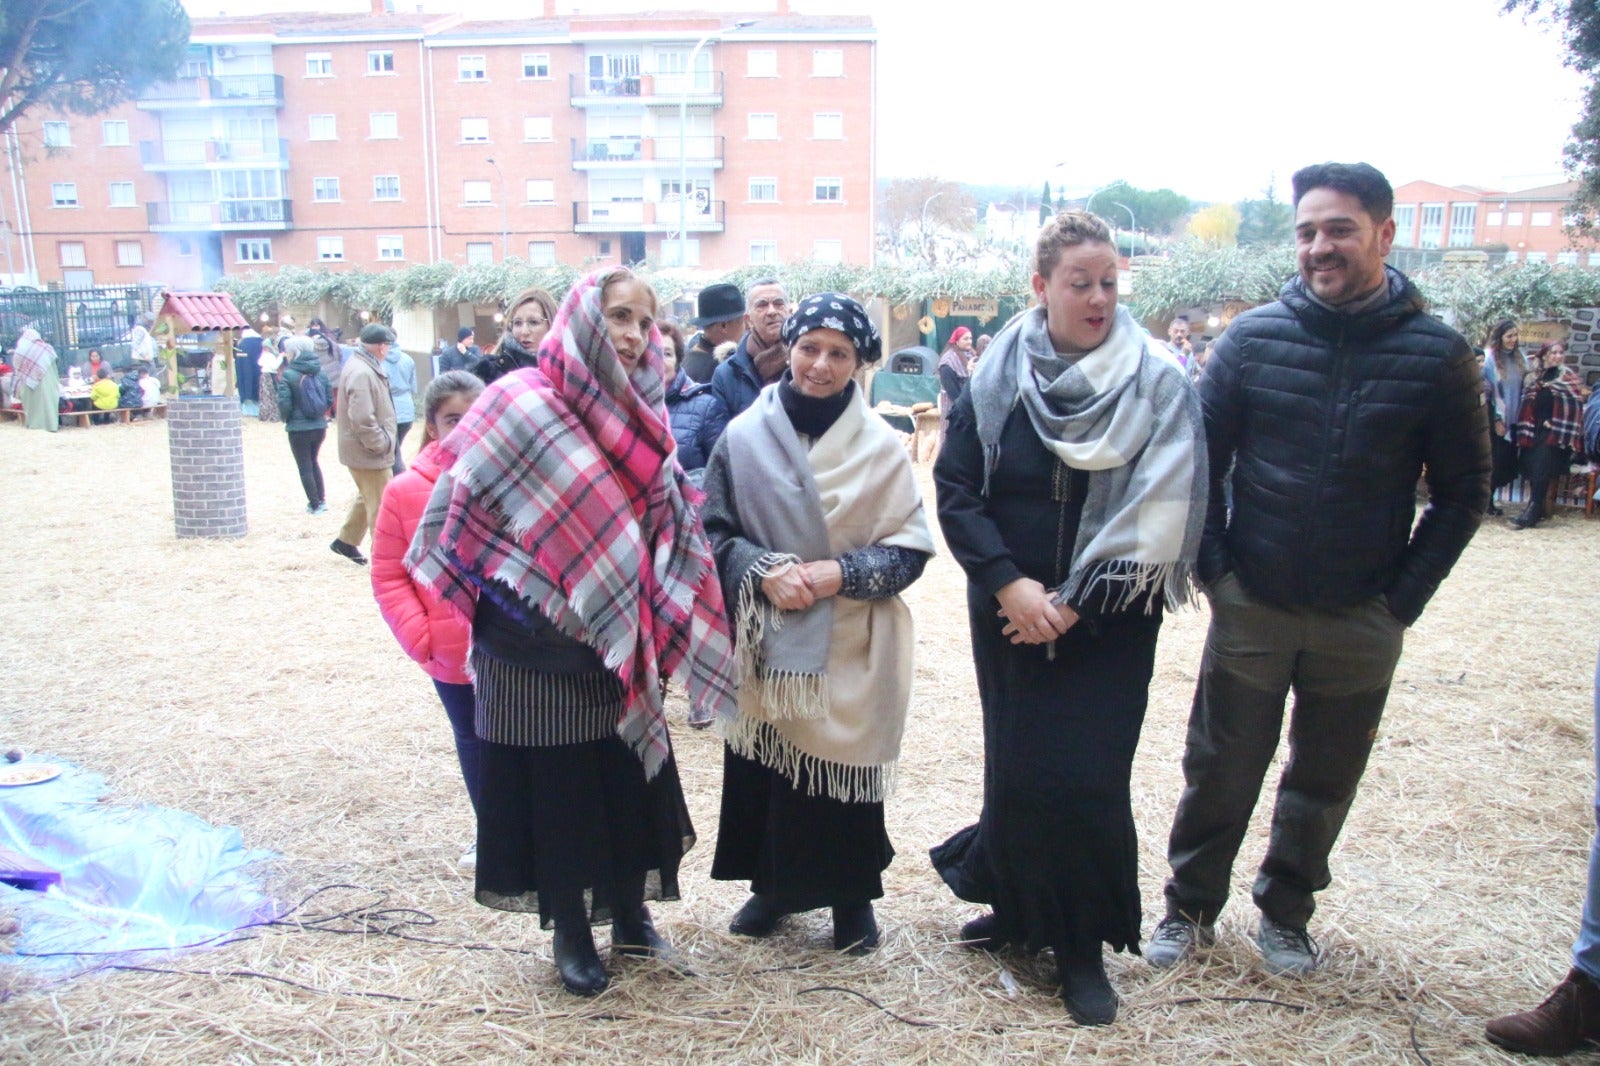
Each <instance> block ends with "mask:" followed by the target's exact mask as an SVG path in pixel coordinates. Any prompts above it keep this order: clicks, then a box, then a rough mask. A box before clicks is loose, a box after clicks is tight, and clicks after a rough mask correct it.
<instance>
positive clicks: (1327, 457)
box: [1300, 322, 1347, 600]
mask: <svg viewBox="0 0 1600 1066" xmlns="http://www.w3.org/2000/svg"><path fill="white" fill-rule="evenodd" d="M1344 335H1345V325H1344V323H1343V322H1341V323H1340V324H1339V338H1338V340H1337V341H1335V342H1334V346H1333V359H1334V372H1333V386H1332V388H1330V389H1329V390H1328V404H1327V412H1326V414H1325V415H1324V416H1323V427H1322V439H1323V441H1324V442H1326V443H1327V444H1329V445H1331V444H1332V442H1333V427H1334V422H1335V418H1334V416H1335V415H1336V414H1338V411H1339V400H1340V398H1341V397H1343V395H1344V388H1345V369H1346V366H1347V360H1346V358H1345V350H1344ZM1332 457H1333V449H1332V447H1324V448H1323V449H1322V463H1321V465H1320V466H1319V467H1318V468H1317V480H1316V481H1315V482H1313V483H1312V486H1311V490H1312V494H1311V499H1310V500H1308V501H1307V503H1308V506H1307V507H1306V525H1305V538H1304V540H1303V541H1302V542H1301V543H1302V544H1303V545H1304V546H1305V547H1306V548H1308V549H1309V548H1310V547H1311V546H1312V545H1314V544H1315V543H1316V534H1317V532H1318V521H1317V519H1318V516H1319V515H1320V514H1321V513H1322V508H1321V506H1320V505H1319V501H1320V500H1321V499H1322V492H1323V489H1324V488H1325V487H1326V486H1327V480H1328V464H1329V463H1330V462H1332ZM1310 573H1311V571H1310V569H1309V568H1304V567H1302V568H1301V570H1300V582H1301V586H1302V587H1301V590H1300V591H1301V594H1302V595H1303V596H1305V597H1306V598H1307V600H1309V599H1310V593H1311V589H1310V587H1309V586H1310V581H1311V578H1310Z"/></svg>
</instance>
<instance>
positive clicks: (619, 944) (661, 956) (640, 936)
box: [611, 903, 678, 965]
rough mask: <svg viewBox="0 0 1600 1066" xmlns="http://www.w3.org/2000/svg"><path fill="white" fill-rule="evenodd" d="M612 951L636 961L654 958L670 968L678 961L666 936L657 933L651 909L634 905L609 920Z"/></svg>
mask: <svg viewBox="0 0 1600 1066" xmlns="http://www.w3.org/2000/svg"><path fill="white" fill-rule="evenodd" d="M611 951H612V954H615V955H632V956H635V957H637V958H646V959H656V960H658V961H660V962H664V963H667V964H669V965H671V964H674V963H676V962H677V961H678V953H677V952H675V951H673V950H672V945H671V944H669V943H667V939H666V937H664V936H662V935H661V934H660V933H659V932H657V931H656V925H655V922H653V921H651V919H650V908H649V907H646V906H645V905H644V904H643V903H638V904H635V905H633V906H631V907H629V908H627V911H626V912H624V911H623V910H622V909H621V908H618V909H617V911H616V917H615V918H613V919H612V920H611Z"/></svg>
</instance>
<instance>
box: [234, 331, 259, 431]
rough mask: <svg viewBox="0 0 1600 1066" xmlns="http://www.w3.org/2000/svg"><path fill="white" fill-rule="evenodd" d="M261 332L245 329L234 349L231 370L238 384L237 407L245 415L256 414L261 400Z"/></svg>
mask: <svg viewBox="0 0 1600 1066" xmlns="http://www.w3.org/2000/svg"><path fill="white" fill-rule="evenodd" d="M261 345H262V339H261V334H259V333H257V332H256V331H255V330H254V329H249V328H247V329H245V330H244V332H242V333H241V334H239V343H238V345H237V346H236V347H235V349H234V352H235V354H234V360H233V371H234V376H235V379H236V381H237V384H238V386H239V407H240V409H241V410H243V411H244V413H245V414H247V415H253V414H257V413H259V411H260V402H261Z"/></svg>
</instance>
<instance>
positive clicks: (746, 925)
mask: <svg viewBox="0 0 1600 1066" xmlns="http://www.w3.org/2000/svg"><path fill="white" fill-rule="evenodd" d="M785 917H787V914H786V913H785V912H784V911H783V910H781V909H780V908H778V907H777V906H776V905H775V904H774V903H773V902H772V901H771V900H769V899H767V897H765V896H763V895H761V894H760V893H759V892H752V893H751V894H750V898H749V899H747V900H745V901H744V906H743V907H740V908H739V910H738V913H736V914H735V915H734V916H733V920H732V921H731V922H729V923H728V932H730V933H732V934H733V935H734V936H771V935H772V933H773V931H774V930H776V929H777V928H778V923H779V922H782V921H783V919H784V918H785Z"/></svg>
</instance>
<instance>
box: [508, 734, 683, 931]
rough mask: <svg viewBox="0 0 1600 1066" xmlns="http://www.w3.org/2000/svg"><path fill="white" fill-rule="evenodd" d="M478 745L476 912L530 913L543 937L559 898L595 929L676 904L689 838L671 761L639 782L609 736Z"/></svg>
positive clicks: (640, 770) (638, 769)
mask: <svg viewBox="0 0 1600 1066" xmlns="http://www.w3.org/2000/svg"><path fill="white" fill-rule="evenodd" d="M479 744H480V747H481V750H482V764H481V767H480V773H481V778H480V780H481V787H482V795H481V799H482V802H481V803H480V805H479V807H478V873H477V899H478V902H479V903H481V904H483V905H484V906H486V907H494V908H496V909H498V910H507V911H520V912H524V913H535V912H536V913H537V914H538V915H539V924H540V926H541V927H542V928H545V929H548V928H550V927H551V925H552V903H553V901H557V900H560V899H562V898H565V899H569V900H570V899H573V898H574V897H581V898H582V899H583V900H584V902H585V904H586V906H587V908H588V912H589V920H590V921H591V922H594V923H595V924H600V923H604V922H609V921H610V920H611V917H612V907H613V905H614V904H622V905H626V904H628V903H630V902H637V901H638V900H640V899H641V898H642V899H644V900H662V899H666V900H672V899H677V898H678V866H679V863H680V862H681V861H682V860H683V856H684V853H685V852H687V851H688V850H689V849H690V848H692V847H693V846H694V842H695V835H694V826H693V825H692V824H690V821H689V808H688V807H687V806H686V805H685V804H684V802H683V786H682V784H681V783H680V782H679V780H678V764H677V761H676V759H675V758H673V757H671V756H669V757H668V758H667V762H666V764H665V765H664V766H662V767H661V770H660V772H658V773H657V774H656V776H655V778H654V779H653V780H650V781H646V780H645V776H644V765H643V764H642V763H641V762H640V761H639V757H638V756H637V755H635V754H634V753H633V752H632V751H630V750H629V749H628V747H627V745H625V744H624V743H623V742H622V741H621V740H619V739H617V738H616V737H610V738H607V739H605V740H595V741H589V742H587V743H583V744H563V745H560V746H556V747H539V748H533V747H515V746H512V745H508V744H496V743H494V742H492V741H487V740H482V741H480V742H479ZM641 885H642V886H643V892H642V895H641V891H640V886H641Z"/></svg>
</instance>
